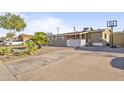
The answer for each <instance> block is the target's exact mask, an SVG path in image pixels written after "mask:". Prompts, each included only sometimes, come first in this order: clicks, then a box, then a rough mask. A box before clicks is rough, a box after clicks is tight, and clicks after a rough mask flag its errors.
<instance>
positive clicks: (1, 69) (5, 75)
mask: <svg viewBox="0 0 124 93" xmlns="http://www.w3.org/2000/svg"><path fill="white" fill-rule="evenodd" d="M2 80H5V81H16V80H17V79H16V78H15V77H14V76H13V75H12V73H11V72H10V71H9V70H8V69H7V67H6V66H5V65H4V64H3V63H2V62H1V61H0V81H2Z"/></svg>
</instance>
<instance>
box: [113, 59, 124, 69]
mask: <svg viewBox="0 0 124 93" xmlns="http://www.w3.org/2000/svg"><path fill="white" fill-rule="evenodd" d="M111 65H112V67H114V68H118V69H123V70H124V57H119V58H114V59H112V61H111Z"/></svg>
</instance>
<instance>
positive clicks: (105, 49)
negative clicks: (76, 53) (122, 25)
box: [75, 47, 124, 54]
mask: <svg viewBox="0 0 124 93" xmlns="http://www.w3.org/2000/svg"><path fill="white" fill-rule="evenodd" d="M75 50H83V51H93V52H110V53H120V54H124V48H109V47H77V48H75Z"/></svg>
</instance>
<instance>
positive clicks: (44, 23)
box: [25, 16, 72, 34]
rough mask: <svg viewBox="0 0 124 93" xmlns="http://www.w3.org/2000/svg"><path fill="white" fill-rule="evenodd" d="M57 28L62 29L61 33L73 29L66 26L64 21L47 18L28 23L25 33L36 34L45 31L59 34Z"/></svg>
mask: <svg viewBox="0 0 124 93" xmlns="http://www.w3.org/2000/svg"><path fill="white" fill-rule="evenodd" d="M57 27H59V28H60V33H64V32H70V31H71V30H72V28H69V27H68V26H67V25H65V23H64V22H63V20H62V19H60V18H56V17H46V16H45V17H42V18H38V19H34V20H33V19H32V20H30V21H28V22H27V27H26V29H25V33H27V34H34V33H35V32H38V31H43V32H52V33H54V34H57Z"/></svg>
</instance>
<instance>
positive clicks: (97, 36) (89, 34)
mask: <svg viewBox="0 0 124 93" xmlns="http://www.w3.org/2000/svg"><path fill="white" fill-rule="evenodd" d="M111 32H112V31H111V29H110V28H107V29H97V30H94V29H85V30H83V31H76V32H70V33H63V34H58V35H52V36H49V37H48V38H49V39H50V40H51V42H52V43H51V45H54V46H68V47H81V46H86V45H93V46H107V45H109V44H110V43H111Z"/></svg>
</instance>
